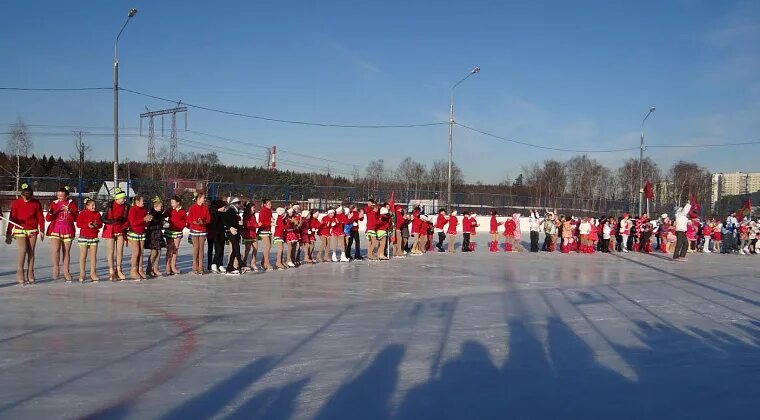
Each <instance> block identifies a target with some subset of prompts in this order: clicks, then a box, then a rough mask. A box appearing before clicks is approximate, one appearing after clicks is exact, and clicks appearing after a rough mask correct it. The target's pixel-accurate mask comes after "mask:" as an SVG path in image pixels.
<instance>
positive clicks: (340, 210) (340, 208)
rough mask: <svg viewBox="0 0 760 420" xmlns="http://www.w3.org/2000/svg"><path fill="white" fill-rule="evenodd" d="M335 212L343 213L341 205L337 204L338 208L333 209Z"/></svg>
mask: <svg viewBox="0 0 760 420" xmlns="http://www.w3.org/2000/svg"><path fill="white" fill-rule="evenodd" d="M335 212H336V213H338V214H342V213H343V206H338V208H337V209H335Z"/></svg>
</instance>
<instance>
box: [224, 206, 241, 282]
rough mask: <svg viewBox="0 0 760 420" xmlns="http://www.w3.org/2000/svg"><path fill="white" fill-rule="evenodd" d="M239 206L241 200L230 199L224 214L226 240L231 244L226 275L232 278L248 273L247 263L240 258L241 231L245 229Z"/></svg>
mask: <svg viewBox="0 0 760 420" xmlns="http://www.w3.org/2000/svg"><path fill="white" fill-rule="evenodd" d="M239 205H240V199H239V198H237V197H232V198H230V202H229V205H228V206H227V210H226V211H225V212H224V213H223V214H222V224H223V225H224V234H225V238H226V239H227V241H228V242H229V243H230V260H229V262H228V263H227V269H226V270H225V274H227V275H230V276H236V275H240V274H244V273H245V272H246V268H245V262H244V261H243V258H242V257H241V256H240V229H242V227H243V220H242V219H241V217H240V209H239V208H238V206H239Z"/></svg>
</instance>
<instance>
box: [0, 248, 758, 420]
mask: <svg viewBox="0 0 760 420" xmlns="http://www.w3.org/2000/svg"><path fill="white" fill-rule="evenodd" d="M484 240H485V238H484ZM104 248H105V247H104V246H103V244H101V256H100V258H101V264H100V266H101V267H105V260H104V257H103V255H102V252H103V249H104ZM15 252H16V250H15V245H14V247H10V246H3V247H2V248H0V300H1V301H0V305H1V306H0V307H1V308H2V316H1V317H0V386H2V393H0V418H4V419H53V418H134V419H148V418H162V419H193V418H222V419H238V418H239V419H312V418H316V419H422V420H424V419H566V418H580V419H591V418H596V419H652V418H662V419H702V418H704V419H717V418H720V419H749V418H757V416H758V413H760V256H751V257H743V256H738V255H702V254H699V255H697V254H690V255H689V261H688V263H685V264H684V263H674V262H671V261H670V260H669V258H668V257H666V256H663V255H662V254H655V255H643V254H634V253H629V254H612V255H601V254H596V255H593V256H588V255H562V254H558V253H554V254H551V255H548V254H543V253H542V254H529V253H520V254H517V253H512V254H505V253H503V252H502V253H499V254H491V253H489V252H487V250H486V249H485V248H484V247H483V246H482V244H481V246H480V247H479V248H478V250H477V252H476V253H474V254H461V253H457V254H454V255H449V254H438V253H429V254H427V255H425V256H422V257H408V258H406V259H397V260H392V261H389V262H385V263H377V262H373V263H370V262H366V261H365V262H354V263H328V264H319V265H316V266H307V267H301V268H298V269H288V270H285V271H282V272H280V271H277V272H268V273H254V274H247V275H244V276H239V277H224V276H218V275H205V276H201V277H198V276H191V275H181V276H174V277H171V278H169V277H163V278H160V279H154V280H148V281H144V282H141V283H134V282H121V283H109V282H107V281H105V282H104V281H101V282H100V283H99V284H84V285H80V284H78V283H73V284H70V285H66V284H64V283H63V281H57V282H51V281H50V273H51V270H50V262H49V260H50V258H49V248H48V244H47V242H46V243H45V244H44V245H43V246H42V247H41V248H40V249H39V251H38V252H39V254H40V257H39V258H38V270H37V278H38V282H39V284H36V285H33V286H28V287H19V286H17V285H16V280H15V270H14V261H15ZM181 253H182V254H183V255H182V257H181V267H180V268H181V269H183V270H185V271H187V270H188V269H189V264H190V261H189V260H188V257H189V255H188V254H189V247H188V246H187V245H186V244H183V248H182V249H181ZM75 254H76V252H75ZM125 261H128V259H125ZM77 271H78V268H75V269H74V275H75V276H76V273H77ZM103 274H104V273H103V271H101V275H103Z"/></svg>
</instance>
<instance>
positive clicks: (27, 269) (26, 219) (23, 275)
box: [5, 184, 45, 286]
mask: <svg viewBox="0 0 760 420" xmlns="http://www.w3.org/2000/svg"><path fill="white" fill-rule="evenodd" d="M44 229H45V216H44V215H43V214H42V205H41V204H40V202H39V201H37V199H36V198H34V191H33V190H32V188H31V187H30V186H28V185H27V184H22V185H21V198H18V199H16V200H15V201H14V202H13V203H12V204H11V213H10V215H9V217H8V230H7V231H6V233H5V243H6V244H9V245H10V244H11V242H12V240H13V239H16V244H18V254H17V257H16V280H18V284H20V285H22V286H23V285H25V284H27V283H29V284H31V283H34V282H35V278H34V251H35V248H36V246H37V236H38V235H39V234H40V232H42V231H43V230H44ZM44 240H45V237H44V236H40V241H44Z"/></svg>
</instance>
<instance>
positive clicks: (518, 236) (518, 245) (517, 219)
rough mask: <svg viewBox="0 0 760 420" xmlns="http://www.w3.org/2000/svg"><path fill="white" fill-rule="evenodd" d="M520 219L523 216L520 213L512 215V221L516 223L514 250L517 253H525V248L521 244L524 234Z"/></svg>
mask: <svg viewBox="0 0 760 420" xmlns="http://www.w3.org/2000/svg"><path fill="white" fill-rule="evenodd" d="M520 217H522V215H521V214H520V213H512V220H514V221H515V235H514V238H515V242H514V250H515V251H517V252H523V250H524V249H523V246H522V244H521V243H520V241H521V240H522V232H521V231H520Z"/></svg>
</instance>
